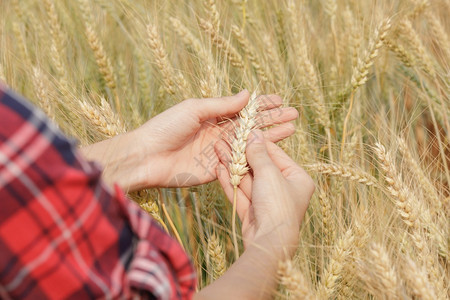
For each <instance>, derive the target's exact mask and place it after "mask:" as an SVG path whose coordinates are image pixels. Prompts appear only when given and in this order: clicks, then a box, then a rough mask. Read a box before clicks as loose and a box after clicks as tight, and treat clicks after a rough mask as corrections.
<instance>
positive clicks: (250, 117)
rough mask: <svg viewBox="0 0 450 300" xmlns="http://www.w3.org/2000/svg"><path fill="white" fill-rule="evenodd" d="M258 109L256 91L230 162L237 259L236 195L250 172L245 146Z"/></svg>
mask: <svg viewBox="0 0 450 300" xmlns="http://www.w3.org/2000/svg"><path fill="white" fill-rule="evenodd" d="M257 111H258V101H257V97H256V91H255V92H253V94H252V95H251V96H250V99H249V101H248V103H247V105H246V106H245V107H244V108H243V109H242V110H241V112H240V115H239V119H238V124H237V126H236V129H235V132H234V134H235V136H234V138H233V140H232V142H231V162H230V182H231V184H232V185H233V188H234V193H233V216H232V221H231V222H232V227H233V228H232V231H233V242H234V251H235V256H236V259H237V258H238V257H239V248H238V243H237V236H236V197H237V188H238V186H239V184H240V183H241V179H242V178H243V177H244V175H245V174H246V173H247V172H248V170H249V168H248V166H247V158H246V156H245V148H246V146H247V139H248V135H249V134H250V131H251V130H252V129H254V128H255V126H256V114H257Z"/></svg>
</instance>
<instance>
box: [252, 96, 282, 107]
mask: <svg viewBox="0 0 450 300" xmlns="http://www.w3.org/2000/svg"><path fill="white" fill-rule="evenodd" d="M258 101H259V105H258V111H264V110H269V109H273V108H277V107H280V106H281V105H282V104H283V99H281V97H280V96H278V95H260V96H258Z"/></svg>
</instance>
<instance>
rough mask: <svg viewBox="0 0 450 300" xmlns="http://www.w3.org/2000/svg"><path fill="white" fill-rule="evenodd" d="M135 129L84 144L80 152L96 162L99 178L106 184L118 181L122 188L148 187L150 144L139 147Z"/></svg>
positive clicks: (131, 189)
mask: <svg viewBox="0 0 450 300" xmlns="http://www.w3.org/2000/svg"><path fill="white" fill-rule="evenodd" d="M137 141H139V137H138V136H136V133H135V132H134V131H131V132H128V133H125V134H121V135H118V136H115V137H113V138H111V139H108V140H105V141H102V142H99V143H96V144H92V145H89V146H87V147H83V148H82V149H81V151H82V153H83V154H84V156H85V157H86V158H87V159H88V160H93V161H96V162H98V163H99V164H100V165H101V166H102V168H103V172H102V178H103V180H104V181H105V183H107V184H108V185H110V186H112V185H114V184H118V185H119V186H120V187H121V188H122V189H123V190H125V191H135V190H139V189H143V188H145V187H149V186H150V185H151V183H149V178H150V177H149V176H148V175H149V173H150V172H149V170H148V164H147V161H148V160H150V159H151V158H150V157H151V156H152V154H151V153H152V151H151V149H150V148H149V147H142V146H141V145H140V143H139V142H137Z"/></svg>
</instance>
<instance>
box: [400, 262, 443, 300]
mask: <svg viewBox="0 0 450 300" xmlns="http://www.w3.org/2000/svg"><path fill="white" fill-rule="evenodd" d="M405 267H406V268H405V270H404V272H403V274H404V276H405V277H406V282H407V284H408V286H409V287H410V288H411V290H412V292H413V295H414V296H416V297H417V299H424V300H435V299H438V298H437V297H436V293H435V291H434V289H433V286H432V285H431V284H430V281H429V280H428V276H427V273H426V272H425V271H424V270H423V269H422V268H419V267H418V266H417V264H416V263H415V262H414V261H413V260H412V259H411V258H407V260H406V266H405Z"/></svg>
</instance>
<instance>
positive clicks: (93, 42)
mask: <svg viewBox="0 0 450 300" xmlns="http://www.w3.org/2000/svg"><path fill="white" fill-rule="evenodd" d="M78 2H79V6H80V10H81V11H82V15H83V19H84V27H85V30H86V36H87V40H88V43H89V47H91V49H92V52H93V53H94V57H95V62H96V63H97V66H98V69H99V71H100V74H101V75H102V76H103V79H104V80H105V83H106V86H107V87H108V88H110V89H111V91H112V92H113V93H114V95H115V106H116V107H115V108H116V111H120V102H119V98H118V96H117V94H116V79H115V77H114V70H113V67H112V65H111V61H110V59H109V57H108V56H107V54H106V52H105V50H104V47H103V44H102V42H101V41H100V39H99V38H98V36H97V33H96V32H95V30H94V27H93V25H92V24H93V23H94V21H93V20H94V17H93V16H92V11H91V9H90V3H89V2H88V1H87V0H78Z"/></svg>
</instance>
